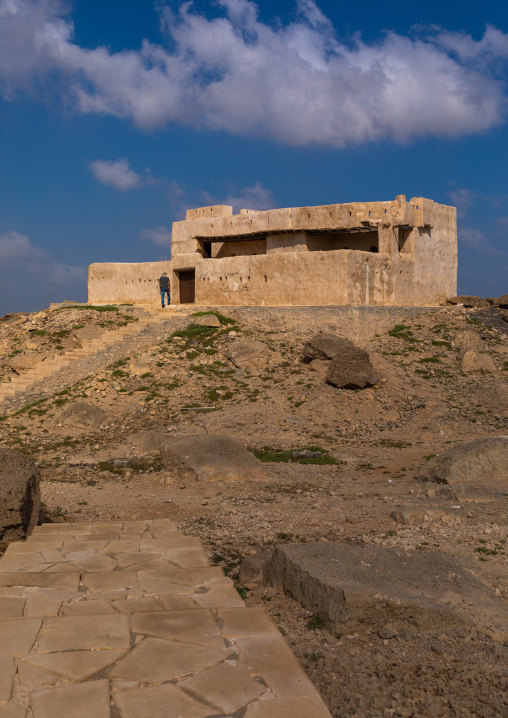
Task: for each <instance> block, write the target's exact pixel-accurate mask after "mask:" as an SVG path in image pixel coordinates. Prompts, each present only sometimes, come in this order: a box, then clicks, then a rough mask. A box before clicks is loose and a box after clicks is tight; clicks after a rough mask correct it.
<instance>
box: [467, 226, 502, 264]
mask: <svg viewBox="0 0 508 718" xmlns="http://www.w3.org/2000/svg"><path fill="white" fill-rule="evenodd" d="M458 239H459V244H465V245H467V246H468V247H470V248H471V249H475V250H477V251H478V252H483V253H485V254H490V255H491V256H493V257H508V252H506V251H504V250H502V249H499V248H498V247H495V246H494V245H493V244H492V243H491V242H489V240H488V239H487V238H486V237H485V235H484V234H483V232H480V230H479V229H472V228H471V227H464V228H463V229H459V232H458Z"/></svg>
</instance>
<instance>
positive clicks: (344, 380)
mask: <svg viewBox="0 0 508 718" xmlns="http://www.w3.org/2000/svg"><path fill="white" fill-rule="evenodd" d="M343 341H344V343H343V347H342V350H341V352H340V354H337V355H336V356H335V357H334V358H333V359H331V360H330V364H329V366H328V372H327V374H326V381H327V383H328V384H332V385H333V386H336V387H338V388H340V389H365V388H366V387H368V386H374V384H377V382H378V381H379V379H380V377H379V375H378V374H377V373H376V371H375V370H374V367H373V366H372V363H371V361H370V357H369V354H368V352H366V351H365V349H361V348H360V347H357V346H356V345H355V344H353V343H352V342H350V341H349V340H348V339H345V340H343ZM346 342H347V344H346Z"/></svg>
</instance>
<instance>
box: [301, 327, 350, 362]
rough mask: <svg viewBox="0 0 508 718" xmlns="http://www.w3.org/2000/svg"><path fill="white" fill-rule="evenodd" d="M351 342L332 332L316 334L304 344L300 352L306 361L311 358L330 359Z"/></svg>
mask: <svg viewBox="0 0 508 718" xmlns="http://www.w3.org/2000/svg"><path fill="white" fill-rule="evenodd" d="M349 344H351V342H350V341H349V339H346V338H345V337H337V336H335V335H334V334H316V335H315V336H313V337H312V338H311V339H309V341H308V342H306V344H304V347H303V350H302V353H303V356H304V357H305V359H306V360H307V361H312V360H313V359H321V360H330V359H333V357H335V356H337V354H340V353H341V352H342V351H344V349H345V348H347V346H348V345H349Z"/></svg>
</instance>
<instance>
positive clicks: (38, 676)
mask: <svg viewBox="0 0 508 718" xmlns="http://www.w3.org/2000/svg"><path fill="white" fill-rule="evenodd" d="M18 678H19V682H20V685H21V686H22V687H23V688H26V687H32V686H54V685H55V684H56V683H58V682H59V680H60V679H59V678H58V676H55V675H54V673H50V672H49V671H46V670H44V668H40V667H39V666H35V665H33V664H32V663H27V662H26V661H24V660H22V659H20V660H18Z"/></svg>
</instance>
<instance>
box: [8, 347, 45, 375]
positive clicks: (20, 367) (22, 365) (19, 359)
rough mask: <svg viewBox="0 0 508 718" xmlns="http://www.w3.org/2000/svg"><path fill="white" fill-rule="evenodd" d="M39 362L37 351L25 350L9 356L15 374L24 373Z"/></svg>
mask: <svg viewBox="0 0 508 718" xmlns="http://www.w3.org/2000/svg"><path fill="white" fill-rule="evenodd" d="M40 362H41V357H40V355H39V354H37V352H25V353H23V354H16V355H15V356H13V357H11V360H10V362H9V364H10V367H11V369H12V371H13V372H15V373H16V374H26V372H28V371H30V369H33V368H34V366H37V364H40Z"/></svg>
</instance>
